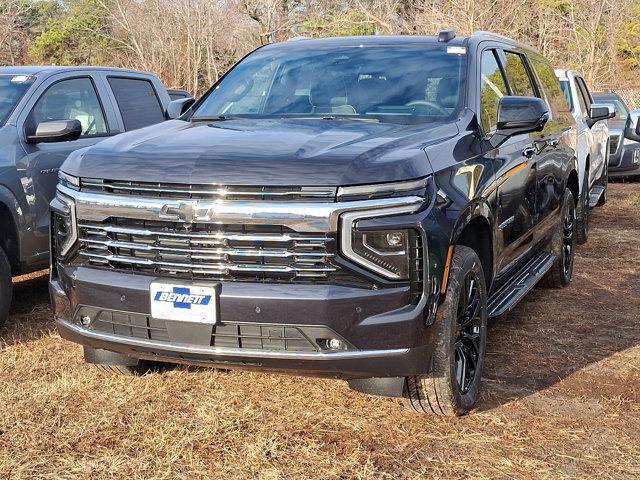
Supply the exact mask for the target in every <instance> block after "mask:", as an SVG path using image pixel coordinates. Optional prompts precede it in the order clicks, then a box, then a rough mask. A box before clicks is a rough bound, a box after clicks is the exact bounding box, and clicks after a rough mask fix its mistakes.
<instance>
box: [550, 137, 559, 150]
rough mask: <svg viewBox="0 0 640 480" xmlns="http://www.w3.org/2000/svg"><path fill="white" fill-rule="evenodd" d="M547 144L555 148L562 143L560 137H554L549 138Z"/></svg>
mask: <svg viewBox="0 0 640 480" xmlns="http://www.w3.org/2000/svg"><path fill="white" fill-rule="evenodd" d="M547 144H548V145H549V146H550V147H554V148H555V147H557V146H558V145H560V139H558V138H552V139H551V140H549V141H548V142H547Z"/></svg>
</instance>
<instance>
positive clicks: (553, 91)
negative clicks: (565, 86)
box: [529, 57, 571, 122]
mask: <svg viewBox="0 0 640 480" xmlns="http://www.w3.org/2000/svg"><path fill="white" fill-rule="evenodd" d="M529 60H530V62H531V65H532V67H533V69H534V70H535V72H536V75H537V77H538V81H539V82H540V86H541V87H542V93H543V94H544V97H545V100H546V102H547V104H548V105H549V108H550V109H551V115H552V116H553V119H554V120H558V121H562V122H570V121H571V120H570V119H569V118H568V116H569V109H568V105H567V101H566V100H565V98H564V94H563V93H562V89H561V88H560V81H559V80H558V77H556V74H555V72H554V71H553V68H552V67H551V65H549V64H548V63H546V62H545V61H543V60H540V59H538V58H536V57H529Z"/></svg>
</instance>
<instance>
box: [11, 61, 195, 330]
mask: <svg viewBox="0 0 640 480" xmlns="http://www.w3.org/2000/svg"><path fill="white" fill-rule="evenodd" d="M184 101H185V100H178V101H177V102H178V103H179V102H184ZM169 104H170V98H169V95H168V94H167V92H166V90H165V88H164V86H163V85H162V83H161V82H160V80H159V79H158V78H157V77H156V76H155V75H153V74H150V73H145V72H137V71H132V70H124V69H117V68H103V67H47V66H38V67H2V68H0V325H2V323H3V322H4V319H5V317H6V314H7V311H8V309H9V305H10V301H11V276H12V275H18V274H23V273H28V272H31V271H35V270H38V269H42V268H46V267H47V266H48V265H49V215H50V214H49V202H50V201H51V200H52V199H53V197H54V196H55V190H56V184H57V183H58V168H59V167H60V165H62V162H63V161H64V160H65V159H66V158H67V156H68V155H69V154H70V153H71V152H73V151H74V150H77V149H79V148H84V147H89V146H91V145H94V144H96V143H98V142H99V141H101V140H104V139H105V138H108V137H111V136H114V135H117V134H119V133H122V132H127V131H130V130H135V129H136V128H141V127H145V126H148V125H152V124H154V123H158V122H162V121H164V120H165V119H166V117H167V114H166V111H167V108H168V107H169V106H170V105H169Z"/></svg>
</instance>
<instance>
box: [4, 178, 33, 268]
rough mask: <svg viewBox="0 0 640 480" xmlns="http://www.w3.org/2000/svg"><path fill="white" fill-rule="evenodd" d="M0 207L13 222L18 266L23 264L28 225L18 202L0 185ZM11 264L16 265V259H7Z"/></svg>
mask: <svg viewBox="0 0 640 480" xmlns="http://www.w3.org/2000/svg"><path fill="white" fill-rule="evenodd" d="M0 205H2V206H4V207H6V209H7V211H8V212H9V215H10V217H11V220H12V221H13V225H12V226H13V228H14V229H15V232H16V234H17V238H16V248H17V249H18V259H17V260H19V263H20V264H23V263H24V261H25V259H24V257H23V252H24V248H23V245H24V240H25V235H24V233H25V232H26V231H27V230H28V228H29V227H28V224H27V222H26V221H25V219H24V215H23V212H22V208H21V207H20V202H18V199H17V198H16V197H15V195H14V194H13V192H11V190H9V189H8V188H7V187H6V186H4V185H1V184H0ZM9 260H10V261H11V263H12V264H13V263H17V262H16V261H15V260H16V259H11V258H10V259H9Z"/></svg>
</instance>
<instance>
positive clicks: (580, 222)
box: [576, 171, 589, 245]
mask: <svg viewBox="0 0 640 480" xmlns="http://www.w3.org/2000/svg"><path fill="white" fill-rule="evenodd" d="M576 217H577V227H576V241H577V243H578V245H583V244H585V243H587V240H588V239H589V172H588V171H586V172H584V180H583V181H582V194H580V202H579V204H578V208H577V209H576Z"/></svg>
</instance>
